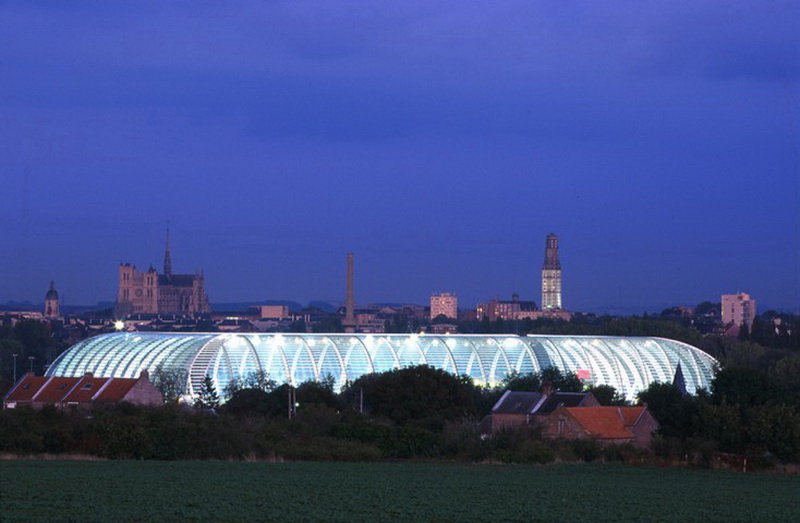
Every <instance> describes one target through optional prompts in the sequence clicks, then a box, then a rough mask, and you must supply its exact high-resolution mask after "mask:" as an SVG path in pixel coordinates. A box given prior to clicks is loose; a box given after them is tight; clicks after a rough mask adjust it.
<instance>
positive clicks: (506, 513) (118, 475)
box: [0, 460, 800, 522]
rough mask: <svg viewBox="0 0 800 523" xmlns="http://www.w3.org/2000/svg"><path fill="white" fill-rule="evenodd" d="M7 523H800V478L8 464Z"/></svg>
mask: <svg viewBox="0 0 800 523" xmlns="http://www.w3.org/2000/svg"><path fill="white" fill-rule="evenodd" d="M0 511H1V512H2V513H1V514H0V519H2V520H3V521H57V520H73V521H76V520H80V521H125V520H139V521H154V520H170V521H196V520H225V521H245V520H272V521H308V520H330V521H344V520H356V521H367V520H384V521H390V520H391V521H394V520H405V521H412V520H414V521H431V520H438V521H442V520H445V521H479V520H480V521H491V520H504V521H705V522H708V521H771V522H774V521H800V477H797V476H779V475H766V474H740V473H730V472H719V471H708V470H686V469H677V468H664V469H660V468H639V467H632V466H622V465H614V464H563V465H549V466H540V467H537V466H515V465H458V464H452V465H449V464H417V463H365V464H358V463H356V464H352V463H241V462H137V461H33V460H21V461H2V462H0Z"/></svg>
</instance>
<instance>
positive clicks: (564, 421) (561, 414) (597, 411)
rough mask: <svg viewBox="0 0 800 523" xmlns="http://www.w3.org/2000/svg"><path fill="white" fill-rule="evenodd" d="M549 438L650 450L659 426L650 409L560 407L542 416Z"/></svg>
mask: <svg viewBox="0 0 800 523" xmlns="http://www.w3.org/2000/svg"><path fill="white" fill-rule="evenodd" d="M540 419H541V423H542V425H541V427H542V435H543V436H544V437H546V438H564V439H596V440H597V441H599V442H600V443H603V444H623V443H632V444H633V445H634V446H636V447H638V448H646V447H648V446H649V445H650V443H651V442H652V440H653V433H654V432H655V431H657V430H658V428H659V425H658V422H657V421H656V419H655V418H654V417H653V415H652V414H651V413H650V411H649V410H648V409H647V407H646V406H638V407H597V406H595V407H559V408H557V409H555V411H553V412H552V413H551V414H548V415H546V416H541V418H540Z"/></svg>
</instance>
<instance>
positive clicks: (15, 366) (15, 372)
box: [12, 354, 18, 383]
mask: <svg viewBox="0 0 800 523" xmlns="http://www.w3.org/2000/svg"><path fill="white" fill-rule="evenodd" d="M12 356H13V357H14V383H16V382H17V356H18V354H12Z"/></svg>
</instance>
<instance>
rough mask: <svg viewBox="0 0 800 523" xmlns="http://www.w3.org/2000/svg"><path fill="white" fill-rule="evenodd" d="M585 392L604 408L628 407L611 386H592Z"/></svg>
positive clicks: (622, 397) (625, 401)
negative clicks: (589, 393)
mask: <svg viewBox="0 0 800 523" xmlns="http://www.w3.org/2000/svg"><path fill="white" fill-rule="evenodd" d="M586 392H591V393H592V396H594V398H595V399H596V400H597V401H598V402H599V403H600V405H603V406H605V407H609V406H623V405H628V404H629V403H628V401H627V400H626V399H625V397H624V396H622V395H621V394H620V393H618V392H617V389H616V388H615V387H612V386H611V385H592V386H590V387H588V388H587V390H586Z"/></svg>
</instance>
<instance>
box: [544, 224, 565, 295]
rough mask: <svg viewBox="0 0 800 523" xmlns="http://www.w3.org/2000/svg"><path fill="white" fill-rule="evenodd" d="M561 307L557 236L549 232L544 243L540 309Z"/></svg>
mask: <svg viewBox="0 0 800 523" xmlns="http://www.w3.org/2000/svg"><path fill="white" fill-rule="evenodd" d="M561 308H562V307H561V262H560V261H558V236H556V235H555V234H553V233H550V234H548V235H547V239H546V240H545V244H544V265H543V266H542V310H554V309H561Z"/></svg>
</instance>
